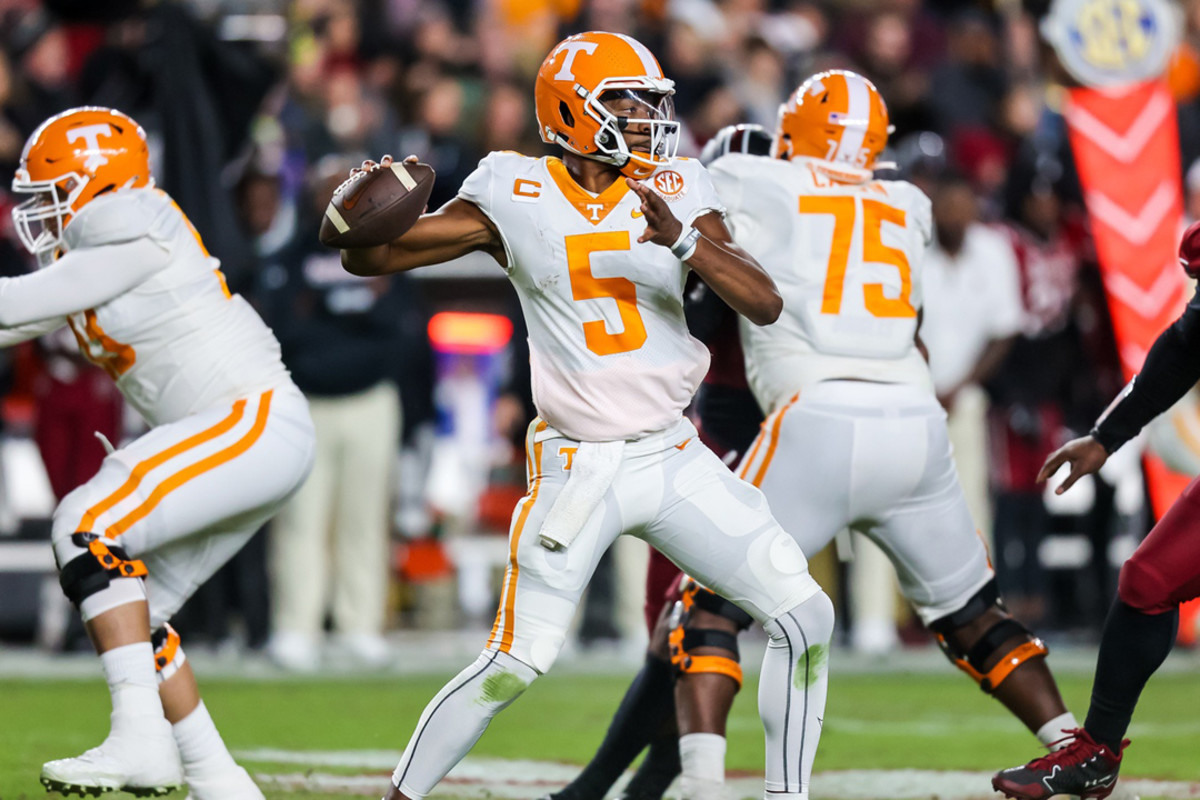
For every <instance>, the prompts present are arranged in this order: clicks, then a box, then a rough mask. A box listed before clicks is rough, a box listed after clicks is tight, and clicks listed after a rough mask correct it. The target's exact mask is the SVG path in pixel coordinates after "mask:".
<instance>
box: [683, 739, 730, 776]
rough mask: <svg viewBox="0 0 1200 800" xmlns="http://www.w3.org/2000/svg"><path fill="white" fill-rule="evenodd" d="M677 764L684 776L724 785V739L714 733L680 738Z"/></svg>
mask: <svg viewBox="0 0 1200 800" xmlns="http://www.w3.org/2000/svg"><path fill="white" fill-rule="evenodd" d="M679 763H680V765H681V766H682V767H683V774H684V775H685V776H690V777H693V778H700V779H703V780H707V781H716V782H717V783H724V782H725V737H724V736H720V735H718V734H715V733H688V734H684V735H683V736H680V737H679Z"/></svg>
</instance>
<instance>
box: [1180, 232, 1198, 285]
mask: <svg viewBox="0 0 1200 800" xmlns="http://www.w3.org/2000/svg"><path fill="white" fill-rule="evenodd" d="M1179 265H1180V266H1181V267H1183V271H1184V272H1186V273H1187V274H1188V277H1189V278H1192V279H1193V280H1200V222H1193V223H1192V224H1191V225H1189V226H1188V229H1187V230H1186V231H1184V232H1183V238H1182V239H1180V240H1179Z"/></svg>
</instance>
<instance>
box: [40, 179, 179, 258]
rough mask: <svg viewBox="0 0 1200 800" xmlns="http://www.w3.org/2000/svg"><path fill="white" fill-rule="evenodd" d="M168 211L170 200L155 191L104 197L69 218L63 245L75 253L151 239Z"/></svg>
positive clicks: (106, 195) (98, 198)
mask: <svg viewBox="0 0 1200 800" xmlns="http://www.w3.org/2000/svg"><path fill="white" fill-rule="evenodd" d="M171 208H172V203H171V199H170V198H169V197H168V196H167V195H166V194H165V193H164V192H161V191H159V190H157V189H124V190H119V191H116V192H113V193H112V194H104V195H101V196H99V197H97V198H96V199H94V200H92V201H91V202H90V203H88V204H87V205H85V206H84V207H83V208H81V209H80V210H79V211H78V212H77V213H76V214H75V215H74V216H73V217H71V221H70V222H68V223H67V227H66V228H64V229H63V242H64V243H65V244H66V246H67V249H68V250H78V249H81V248H87V247H100V246H102V245H106V244H120V243H122V242H129V241H132V240H134V239H139V238H141V237H143V236H151V235H154V234H155V233H156V232H157V231H158V229H160V228H161V227H162V221H161V219H160V218H161V217H162V216H163V214H164V213H165V212H167V211H169V210H171ZM155 238H158V237H157V236H155Z"/></svg>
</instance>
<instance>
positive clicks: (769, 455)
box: [740, 392, 800, 489]
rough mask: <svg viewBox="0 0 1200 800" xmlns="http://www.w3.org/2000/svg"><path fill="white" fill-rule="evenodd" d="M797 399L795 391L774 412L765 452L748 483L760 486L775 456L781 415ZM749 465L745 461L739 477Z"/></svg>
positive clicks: (756, 448) (760, 436)
mask: <svg viewBox="0 0 1200 800" xmlns="http://www.w3.org/2000/svg"><path fill="white" fill-rule="evenodd" d="M799 399H800V393H799V392H797V393H796V394H795V395H793V396H792V399H791V400H788V401H787V405H785V406H783V407H782V408H780V409H779V411H777V412H776V414H775V421H774V422H773V423H771V431H770V433H769V434H768V436H767V439H768V444H767V452H766V454H765V455H764V456H763V460H762V464H760V465H759V467H758V472H756V473H754V480H752V481H750V483H752V484H754V485H755V486H756V487H758V488H760V489H761V488H762V482H763V478H765V477H766V476H767V469H768V468H769V467H770V466H771V461H772V460H773V459H774V458H775V448H776V447H778V446H779V429H780V428H781V427H783V417H784V415H785V414H787V412H788V409H790V408H791V407H792V406H794V405H795V404H796V401H797V400H799ZM763 430H764V432H765V430H766V426H765V424H764V426H763ZM762 436H763V434H761V433H760V434H759V438H760V439H761V438H762ZM754 449H755V450H756V451H757V450H758V447H757V445H756V446H755V448H754ZM749 467H750V465H749V463H747V464H746V469H745V470H743V471H742V475H741V476H740V477H742V478H745V477H746V472H748V471H749Z"/></svg>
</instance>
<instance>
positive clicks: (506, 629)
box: [488, 420, 547, 653]
mask: <svg viewBox="0 0 1200 800" xmlns="http://www.w3.org/2000/svg"><path fill="white" fill-rule="evenodd" d="M546 428H547V424H546V422H545V421H544V420H543V421H541V422H539V423H538V424H537V427H536V428H535V429H534V436H535V437H536V436H537V434H539V433H541V432H542V431H544V430H545V429H546ZM532 449H533V453H532V458H531V457H530V453H529V450H528V448H527V449H526V453H525V455H526V459H528V461H527V464H528V466H529V467H531V468H532V469H531V470H530V485H529V494H527V495H525V498H524V499H523V500H522V501H521V502H522V503H523V504H524V505H522V506H521V511H520V513H519V514H518V516H517V523H516V525H514V526H513V533H512V536H511V537H510V539H509V543H508V574H507V575H506V576H505V582H504V600H503V602H502V603H501V604H500V609H499V610H498V611H497V612H496V622H495V624H493V625H492V634H491V636H490V637H488V646H489V647H491V646H492V645H493V644H494V643H495V642H496V634H497V633H499V634H500V652H502V653H507V652H509V651H510V650H512V643H513V636H514V635H515V633H516V630H515V629H516V625H515V624H514V621H513V609H514V607H515V606H516V603H517V575H518V574H519V573H520V571H521V569H520V567H519V566H518V565H517V545H518V544H519V543H520V541H521V532H522V531H523V530H524V529H525V522H526V520H528V519H529V512H530V511H532V510H533V506H534V503H536V502H537V496H538V489H539V488H540V487H541V484H542V443H541V442H536V443H534V444H533V448H532ZM502 618H503V620H504V625H503V628H501V624H500V620H501V619H502Z"/></svg>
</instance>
